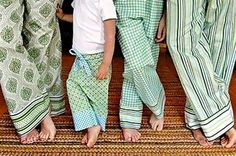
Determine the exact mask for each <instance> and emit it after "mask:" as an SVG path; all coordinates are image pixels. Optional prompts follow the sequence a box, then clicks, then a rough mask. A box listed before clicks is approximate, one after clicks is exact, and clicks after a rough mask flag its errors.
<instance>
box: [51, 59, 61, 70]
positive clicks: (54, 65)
mask: <svg viewBox="0 0 236 156" xmlns="http://www.w3.org/2000/svg"><path fill="white" fill-rule="evenodd" d="M60 63H61V62H60V59H59V58H57V57H53V58H51V59H50V66H51V67H52V68H53V69H57V68H58V67H59V66H60Z"/></svg>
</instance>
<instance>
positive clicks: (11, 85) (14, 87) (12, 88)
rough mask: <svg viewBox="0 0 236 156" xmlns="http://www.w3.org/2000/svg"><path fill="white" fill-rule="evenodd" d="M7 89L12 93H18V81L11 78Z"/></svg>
mask: <svg viewBox="0 0 236 156" xmlns="http://www.w3.org/2000/svg"><path fill="white" fill-rule="evenodd" d="M6 89H7V90H8V91H9V92H10V93H16V90H17V80H16V79H14V78H10V79H9V80H8V81H7V83H6Z"/></svg>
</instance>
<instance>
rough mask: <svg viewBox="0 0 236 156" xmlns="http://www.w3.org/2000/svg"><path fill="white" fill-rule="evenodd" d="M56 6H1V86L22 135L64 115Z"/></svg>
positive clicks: (16, 2)
mask: <svg viewBox="0 0 236 156" xmlns="http://www.w3.org/2000/svg"><path fill="white" fill-rule="evenodd" d="M56 6H57V1H56V0H51V1H48V0H37V1H26V0H1V1H0V10H1V12H0V83H1V88H2V92H3V95H4V97H5V101H6V103H7V106H8V110H9V114H10V116H11V119H12V121H13V124H14V126H15V128H16V130H17V133H18V134H19V135H25V134H27V133H29V132H30V131H31V130H33V129H34V128H35V127H36V126H37V125H39V124H40V122H41V121H42V120H43V119H44V117H45V116H46V115H47V114H48V113H49V112H51V114H52V115H58V114H61V113H63V112H64V110H65V108H64V101H63V95H64V92H63V85H62V80H61V77H60V75H61V42H60V33H59V26H58V23H57V19H56V17H55V11H56ZM23 17H24V18H23Z"/></svg>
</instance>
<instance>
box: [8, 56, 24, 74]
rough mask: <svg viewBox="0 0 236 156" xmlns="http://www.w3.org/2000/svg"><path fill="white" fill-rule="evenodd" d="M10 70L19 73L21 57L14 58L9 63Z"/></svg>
mask: <svg viewBox="0 0 236 156" xmlns="http://www.w3.org/2000/svg"><path fill="white" fill-rule="evenodd" d="M9 69H10V71H12V72H14V73H17V74H19V73H20V69H21V61H20V60H19V59H16V58H13V59H12V60H11V63H10V65H9Z"/></svg>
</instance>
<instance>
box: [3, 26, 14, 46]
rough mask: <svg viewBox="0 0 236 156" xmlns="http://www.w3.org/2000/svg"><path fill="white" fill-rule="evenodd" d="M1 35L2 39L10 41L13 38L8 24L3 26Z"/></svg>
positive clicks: (11, 29)
mask: <svg viewBox="0 0 236 156" xmlns="http://www.w3.org/2000/svg"><path fill="white" fill-rule="evenodd" d="M1 37H2V39H3V40H4V41H6V42H8V43H10V42H11V41H12V40H13V38H14V32H13V28H12V27H9V26H6V27H5V28H3V29H2V32H1Z"/></svg>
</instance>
